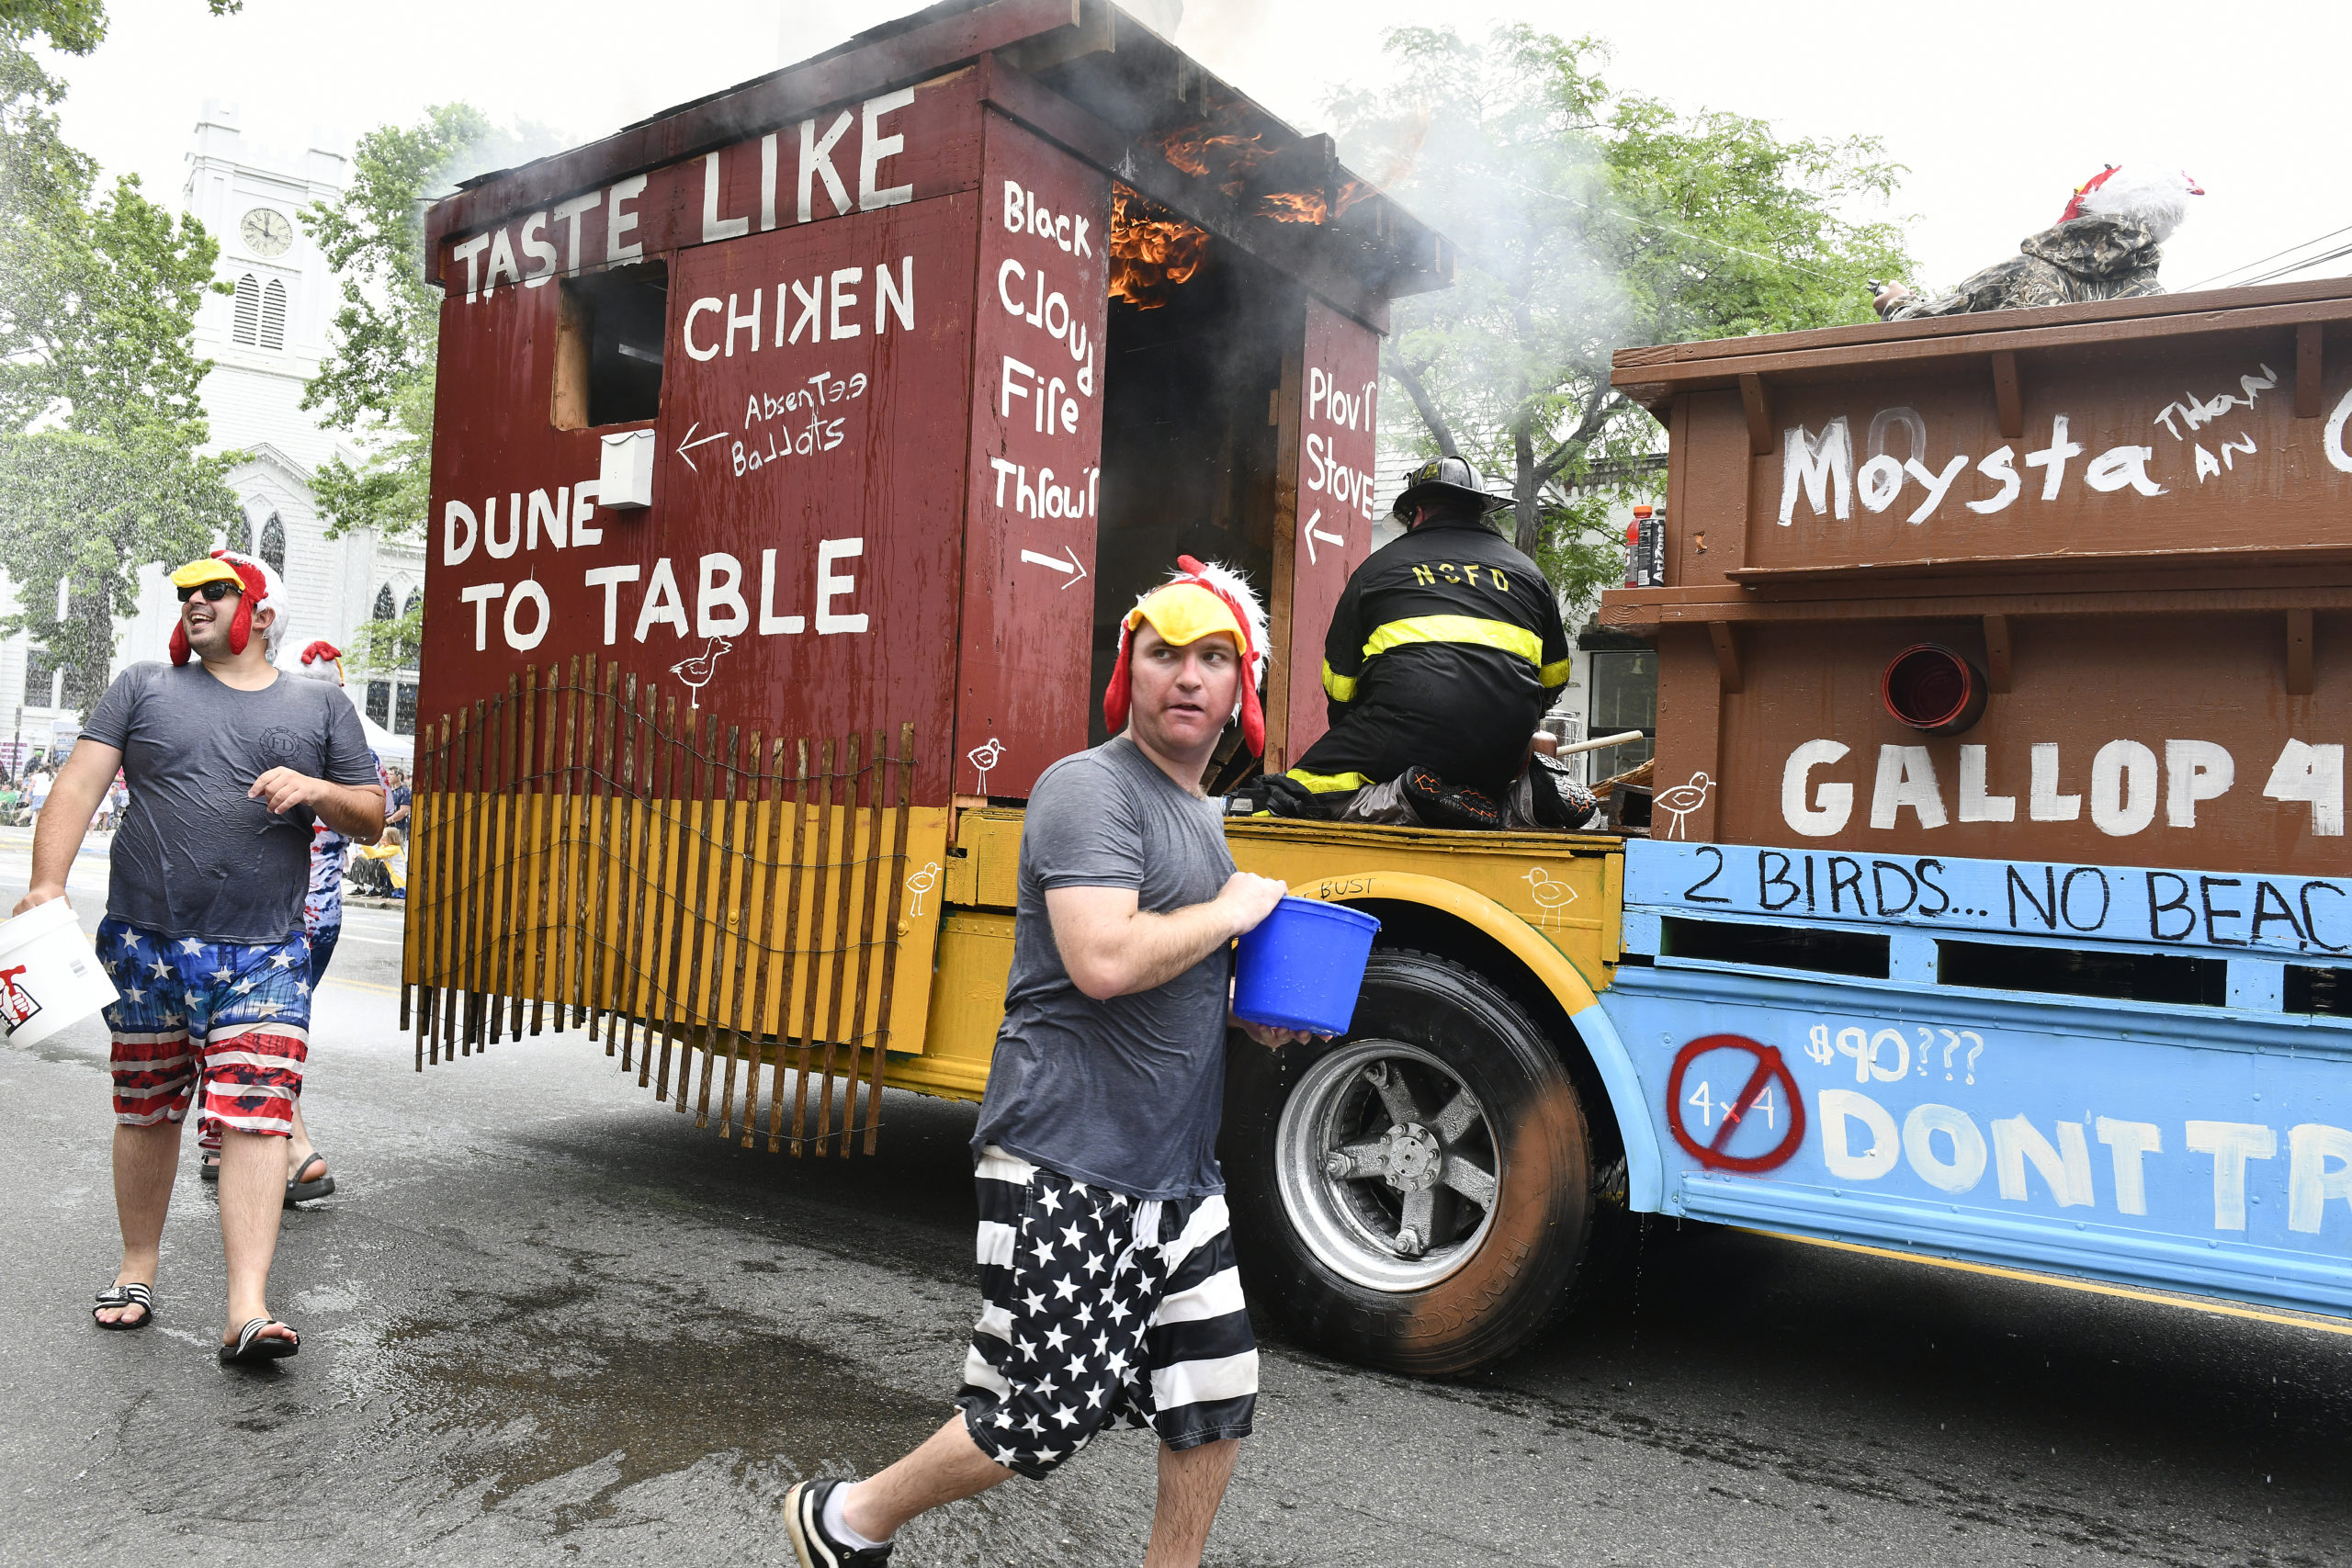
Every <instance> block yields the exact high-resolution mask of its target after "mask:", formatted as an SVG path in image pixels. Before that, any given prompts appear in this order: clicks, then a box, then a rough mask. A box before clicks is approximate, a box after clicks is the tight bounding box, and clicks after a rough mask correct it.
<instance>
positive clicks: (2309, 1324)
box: [1731, 1225, 2352, 1335]
mask: <svg viewBox="0 0 2352 1568" xmlns="http://www.w3.org/2000/svg"><path fill="white" fill-rule="evenodd" d="M1731 1228H1732V1229H1734V1230H1743V1231H1746V1232H1747V1233H1748V1234H1749V1235H1767V1236H1770V1237H1771V1238H1772V1239H1773V1240H1775V1241H1795V1242H1802V1243H1804V1245H1805V1246H1807V1247H1828V1248H1829V1249H1830V1250H1831V1251H1833V1252H1859V1253H1860V1254H1861V1255H1862V1256H1863V1257H1865V1258H1893V1259H1894V1261H1896V1262H1898V1263H1921V1264H1925V1265H1927V1266H1928V1268H1930V1269H1958V1270H1960V1271H1961V1272H1962V1273H1963V1274H1989V1275H1991V1276H1992V1277H1993V1278H1994V1279H1996V1280H2019V1281H2021V1282H2023V1283H2025V1284H2029V1285H2049V1286H2053V1287H2055V1288H2056V1289H2058V1290H2062V1291H2084V1292H2088V1293H2090V1294H2092V1295H2095V1296H2116V1297H2119V1298H2120V1299H2121V1300H2124V1301H2127V1302H2152V1303H2154V1304H2155V1305H2157V1306H2168V1307H2181V1308H2185V1309H2186V1310H2188V1311H2189V1312H2201V1313H2209V1314H2212V1315H2213V1316H2215V1317H2246V1318H2252V1319H2253V1320H2254V1321H2255V1322H2256V1323H2283V1324H2285V1325H2287V1326H2289V1327H2290V1328H2312V1329H2317V1330H2318V1331H2319V1332H2320V1333H2322V1334H2346V1335H2352V1321H2347V1320H2346V1319H2342V1318H2334V1317H2326V1316H2324V1315H2322V1314H2317V1313H2309V1314H2305V1313H2284V1312H2265V1311H2262V1310H2261V1309H2259V1308H2256V1307H2244V1306H2232V1305H2230V1304H2229V1303H2224V1302H2215V1301H2207V1300H2204V1299H2202V1298H2201V1297H2197V1296H2179V1295H2170V1294H2167V1293H2165V1292H2161V1291H2135V1290H2131V1289H2130V1288H2128V1287H2126V1286H2122V1285H2109V1284H2106V1283H2103V1282H2102V1281H2099V1280H2070V1279H2068V1278H2066V1277H2065V1276H2064V1275H2063V1274H2041V1273H2036V1272H2034V1271H2033V1270H2031V1269H2001V1268H1996V1267H1995V1266H1994V1265H1992V1264H1990V1263H1968V1262H1963V1261H1962V1260H1961V1259H1960V1258H1931V1257H1929V1256H1928V1255H1927V1254H1926V1253H1921V1252H1897V1251H1894V1249H1892V1248H1890V1247H1864V1246H1862V1245H1861V1244H1860V1243H1859V1242H1851V1241H1831V1240H1829V1239H1828V1238H1827V1237H1826V1236H1817V1235H1791V1234H1790V1233H1789V1232H1787V1231H1768V1230H1759V1229H1758V1228H1757V1227H1756V1226H1754V1225H1734V1226H1733V1227H1731Z"/></svg>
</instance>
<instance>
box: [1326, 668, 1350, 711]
mask: <svg viewBox="0 0 2352 1568" xmlns="http://www.w3.org/2000/svg"><path fill="white" fill-rule="evenodd" d="M1323 690H1324V691H1325V692H1326V693H1327V694H1329V696H1330V698H1331V700H1332V701H1333V702H1335V703H1351V702H1354V701H1355V700H1356V678H1355V677H1354V676H1352V675H1342V674H1340V672H1339V671H1336V670H1334V669H1332V668H1331V661H1330V660H1328V659H1327V660H1324V661H1323Z"/></svg>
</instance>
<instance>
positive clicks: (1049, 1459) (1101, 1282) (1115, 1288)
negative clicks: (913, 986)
mask: <svg viewBox="0 0 2352 1568" xmlns="http://www.w3.org/2000/svg"><path fill="white" fill-rule="evenodd" d="M974 1186H975V1187H976V1188H977V1189H978V1192H979V1206H980V1228H979V1243H978V1252H979V1263H980V1294H981V1298H982V1302H983V1306H982V1308H981V1312H980V1319H979V1322H978V1325H976V1326H975V1327H974V1329H973V1332H972V1348H971V1350H970V1353H969V1354H968V1355H967V1357H966V1358H965V1362H964V1386H963V1389H962V1390H961V1392H959V1393H957V1394H956V1404H960V1405H962V1406H963V1408H964V1427H965V1429H966V1430H967V1431H968V1432H969V1433H970V1434H971V1436H972V1440H973V1441H974V1442H975V1443H977V1444H978V1445H979V1448H980V1451H981V1452H983V1453H985V1454H987V1455H988V1456H989V1458H990V1459H992V1460H994V1461H996V1462H997V1463H999V1464H1001V1465H1003V1466H1004V1467H1005V1468H1006V1469H1008V1470H1016V1471H1019V1472H1021V1473H1022V1474H1023V1475H1026V1476H1031V1477H1033V1478H1034V1477H1041V1476H1043V1475H1045V1474H1046V1472H1049V1471H1051V1470H1053V1469H1054V1468H1055V1467H1056V1466H1057V1465H1058V1464H1060V1463H1061V1462H1062V1461H1064V1460H1067V1459H1068V1458H1069V1456H1070V1455H1071V1454H1073V1453H1076V1452H1077V1451H1078V1450H1080V1449H1082V1448H1084V1447H1085V1446H1086V1445H1087V1443H1088V1442H1090V1441H1091V1439H1092V1438H1093V1437H1094V1435H1095V1434H1096V1433H1097V1432H1099V1431H1101V1430H1102V1429H1103V1427H1106V1426H1108V1425H1110V1423H1111V1421H1112V1420H1113V1418H1114V1417H1123V1418H1124V1419H1125V1422H1126V1424H1127V1425H1128V1426H1130V1427H1150V1428H1151V1429H1152V1430H1154V1431H1155V1432H1157V1433H1159V1439H1160V1441H1162V1442H1164V1443H1166V1444H1167V1445H1168V1446H1169V1447H1170V1448H1171V1449H1190V1448H1195V1447H1198V1446H1199V1445H1200V1444H1203V1443H1213V1442H1216V1441H1218V1440H1220V1439H1222V1438H1243V1437H1247V1436H1249V1435H1250V1422H1251V1418H1252V1416H1253V1415H1254V1414H1255V1412H1256V1410H1257V1405H1258V1342H1257V1340H1256V1338H1255V1337H1252V1335H1251V1334H1250V1314H1249V1312H1248V1310H1247V1309H1246V1308H1245V1307H1244V1306H1243V1304H1242V1300H1241V1278H1240V1275H1239V1274H1238V1272H1236V1270H1235V1268H1234V1260H1233V1236H1232V1235H1231V1233H1230V1232H1229V1231H1227V1228H1226V1210H1225V1199H1224V1198H1223V1197H1222V1196H1221V1195H1217V1196H1210V1197H1205V1198H1183V1199H1169V1200H1165V1201H1162V1200H1159V1199H1152V1200H1144V1199H1137V1198H1132V1197H1129V1196H1127V1195H1126V1194H1125V1193H1121V1192H1111V1191H1106V1190H1103V1188H1100V1187H1093V1186H1090V1185H1089V1184H1087V1183H1086V1182H1083V1181H1079V1180H1077V1179H1073V1178H1070V1177H1067V1176H1063V1175H1060V1174H1058V1173H1057V1172H1055V1171H1051V1170H1047V1169H1046V1168H1044V1167H1042V1166H1036V1165H1032V1164H1030V1163H1029V1162H1028V1161H1026V1160H1023V1159H1019V1158H1016V1157H1015V1156H1012V1155H1009V1154H1007V1153H1005V1152H1004V1151H1003V1150H1002V1149H1000V1148H998V1147H997V1146H996V1145H993V1144H991V1145H988V1146H987V1147H985V1148H983V1149H982V1150H981V1151H980V1160H979V1166H978V1169H977V1170H976V1171H975V1172H974Z"/></svg>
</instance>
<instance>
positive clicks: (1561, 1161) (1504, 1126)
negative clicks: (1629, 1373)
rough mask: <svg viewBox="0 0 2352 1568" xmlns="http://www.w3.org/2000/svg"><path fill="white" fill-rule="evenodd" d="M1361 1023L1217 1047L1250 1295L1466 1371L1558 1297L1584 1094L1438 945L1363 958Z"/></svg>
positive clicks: (1408, 1358) (1571, 1231)
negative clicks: (1324, 1035)
mask: <svg viewBox="0 0 2352 1568" xmlns="http://www.w3.org/2000/svg"><path fill="white" fill-rule="evenodd" d="M1354 1025H1355V1027H1354V1031H1353V1032H1351V1033H1350V1034H1348V1035H1347V1036H1345V1037H1344V1038H1341V1039H1339V1040H1335V1041H1332V1042H1330V1043H1328V1044H1321V1045H1286V1046H1284V1047H1283V1048H1282V1049H1281V1050H1280V1051H1267V1050H1264V1049H1262V1048H1261V1047H1259V1046H1256V1045H1254V1044H1250V1043H1246V1042H1243V1041H1241V1040H1238V1039H1237V1040H1236V1041H1235V1043H1233V1045H1232V1047H1231V1049H1230V1052H1229V1054H1228V1058H1227V1074H1226V1145H1225V1148H1226V1159H1225V1174H1226V1182H1227V1190H1228V1194H1229V1201H1230V1203H1231V1206H1232V1209H1233V1217H1234V1240H1235V1243H1236V1246H1237V1248H1238V1251H1239V1254H1240V1259H1241V1264H1242V1269H1243V1273H1244V1278H1245V1280H1246V1282H1247V1284H1248V1286H1249V1289H1250V1298H1251V1300H1252V1301H1254V1302H1255V1303H1258V1304H1259V1305H1261V1307H1265V1308H1269V1309H1271V1310H1272V1311H1273V1312H1274V1313H1276V1314H1279V1315H1280V1316H1281V1317H1282V1318H1283V1319H1284V1320H1285V1321H1286V1322H1287V1323H1288V1324H1289V1325H1290V1326H1291V1327H1292V1328H1293V1329H1294V1330H1295V1331H1296V1332H1297V1333H1298V1334H1299V1335H1300V1336H1301V1337H1304V1338H1305V1339H1306V1340H1307V1341H1309V1342H1310V1343H1312V1344H1314V1345H1315V1346H1317V1348H1321V1349H1324V1350H1326V1351H1329V1353H1331V1354H1333V1355H1337V1356H1341V1357H1345V1358H1347V1359H1351V1360H1356V1361H1363V1362H1367V1363H1369V1364H1371V1365H1373V1366H1376V1367H1383V1368H1386V1369H1388V1370H1389V1371H1399V1372H1411V1373H1419V1374H1424V1375H1426V1374H1439V1373H1450V1372H1461V1371H1468V1370H1469V1369H1471V1368H1473V1367H1476V1366H1479V1365H1481V1364H1483V1363H1485V1362H1487V1361H1491V1360H1494V1359H1497V1358H1498V1357H1501V1356H1505V1355H1508V1354H1509V1353H1510V1351H1512V1350H1514V1349H1516V1348H1518V1347H1519V1346H1520V1345H1521V1344H1523V1343H1524V1342H1525V1341H1526V1340H1527V1339H1528V1338H1529V1337H1532V1335H1534V1334H1535V1333H1536V1331H1537V1330H1539V1329H1541V1328H1542V1327H1543V1326H1544V1325H1545V1324H1546V1323H1547V1322H1549V1321H1551V1319H1552V1317H1553V1316H1554V1314H1555V1312H1556V1311H1558V1310H1559V1309H1560V1308H1561V1307H1562V1306H1563V1304H1564V1303H1566V1301H1567V1299H1568V1290H1569V1286H1570V1285H1571V1284H1572V1283H1573V1281H1574V1280H1575V1279H1576V1275H1577V1267H1578V1265H1579V1264H1580V1263H1581V1262H1582V1261H1583V1258H1584V1255H1585V1250H1586V1247H1588V1246H1589V1242H1590V1238H1591V1235H1592V1229H1593V1225H1592V1218H1593V1196H1592V1168H1591V1163H1592V1162H1591V1156H1590V1145H1589V1140H1588V1139H1587V1136H1586V1130H1585V1117H1584V1106H1583V1103H1582V1101H1581V1100H1579V1099H1578V1097H1577V1091H1576V1087H1575V1085H1574V1084H1572V1083H1571V1082H1570V1081H1569V1079H1568V1075H1567V1073H1566V1071H1565V1070H1564V1069H1563V1068H1562V1067H1561V1066H1560V1062H1559V1059H1558V1058H1557V1057H1556V1056H1555V1055H1554V1054H1553V1052H1552V1049H1551V1047H1550V1045H1549V1044H1548V1043H1546V1042H1545V1040H1544V1036H1543V1034H1542V1032H1540V1031H1538V1030H1537V1029H1536V1027H1535V1025H1534V1024H1533V1023H1532V1022H1531V1021H1529V1020H1528V1018H1527V1015H1526V1014H1525V1013H1523V1012H1521V1010H1520V1009H1519V1008H1518V1007H1517V1006H1516V1005H1515V1004H1514V1003H1512V1002H1511V1000H1510V998H1508V997H1506V996H1504V995H1503V993H1502V992H1501V991H1499V990H1498V989H1497V988H1496V987H1494V986H1492V985H1491V984H1489V983H1488V982H1487V981H1486V980H1484V979H1482V978H1481V977H1479V976H1477V975H1476V974H1474V973H1472V972H1471V971H1469V970H1467V969H1464V967H1462V966H1461V965H1460V964H1453V963H1452V962H1450V961H1448V960H1446V959H1443V958H1439V957H1435V956H1433V955H1431V954H1429V953H1414V952H1408V951H1406V950H1403V949H1383V950H1380V951H1377V952H1375V953H1374V954H1373V956H1372V963H1371V964H1370V966H1369V967H1368V968H1367V970H1366V971H1365V974H1364V982H1363V997H1362V998H1361V999H1360V1000H1359V1001H1358V1002H1357V1004H1356V1013H1355V1019H1354Z"/></svg>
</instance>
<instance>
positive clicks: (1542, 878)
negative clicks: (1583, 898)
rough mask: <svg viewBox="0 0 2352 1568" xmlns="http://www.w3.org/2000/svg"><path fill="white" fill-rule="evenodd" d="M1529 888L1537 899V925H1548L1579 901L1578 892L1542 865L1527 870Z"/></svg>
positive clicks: (1532, 866)
mask: <svg viewBox="0 0 2352 1568" xmlns="http://www.w3.org/2000/svg"><path fill="white" fill-rule="evenodd" d="M1525 880H1526V882H1527V886H1528V887H1529V888H1530V889H1532V894H1533V897H1534V899H1535V923H1536V924H1537V925H1539V926H1540V925H1545V924H1548V923H1549V922H1550V921H1551V920H1552V919H1553V918H1554V917H1555V916H1556V915H1558V914H1559V913H1560V912H1561V911H1562V910H1563V909H1566V908H1567V907H1568V906H1569V905H1571V904H1573V903H1575V902H1576V900H1577V890H1576V889H1575V888H1573V887H1571V886H1568V885H1567V884H1566V883H1565V882H1562V881H1559V880H1557V879H1556V878H1555V877H1554V876H1553V875H1552V874H1551V873H1550V872H1548V871H1545V870H1544V868H1543V867H1542V866H1540V865H1531V866H1529V867H1528V868H1527V875H1526V879H1525Z"/></svg>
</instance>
